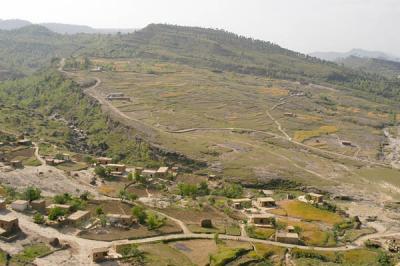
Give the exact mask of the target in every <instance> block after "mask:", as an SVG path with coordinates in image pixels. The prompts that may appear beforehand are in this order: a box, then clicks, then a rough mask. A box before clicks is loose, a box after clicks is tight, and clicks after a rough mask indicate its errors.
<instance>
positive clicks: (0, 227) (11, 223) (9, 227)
mask: <svg viewBox="0 0 400 266" xmlns="http://www.w3.org/2000/svg"><path fill="white" fill-rule="evenodd" d="M19 230H20V229H19V225H18V218H16V217H12V216H2V217H0V235H1V236H8V235H11V234H13V233H16V232H18V231H19Z"/></svg>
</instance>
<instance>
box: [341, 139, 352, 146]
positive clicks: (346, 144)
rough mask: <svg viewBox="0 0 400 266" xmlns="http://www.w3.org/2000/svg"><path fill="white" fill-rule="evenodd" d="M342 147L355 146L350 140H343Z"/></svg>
mask: <svg viewBox="0 0 400 266" xmlns="http://www.w3.org/2000/svg"><path fill="white" fill-rule="evenodd" d="M342 145H343V146H350V147H351V146H353V144H352V143H351V141H349V140H342Z"/></svg>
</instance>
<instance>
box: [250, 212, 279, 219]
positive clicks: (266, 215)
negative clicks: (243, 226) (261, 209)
mask: <svg viewBox="0 0 400 266" xmlns="http://www.w3.org/2000/svg"><path fill="white" fill-rule="evenodd" d="M272 217H275V215H273V214H271V213H268V212H266V213H254V214H250V218H272Z"/></svg>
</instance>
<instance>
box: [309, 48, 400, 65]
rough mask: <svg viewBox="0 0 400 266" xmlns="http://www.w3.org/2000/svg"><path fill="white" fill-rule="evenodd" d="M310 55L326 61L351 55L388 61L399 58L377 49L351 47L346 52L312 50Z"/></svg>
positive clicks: (398, 59)
mask: <svg viewBox="0 0 400 266" xmlns="http://www.w3.org/2000/svg"><path fill="white" fill-rule="evenodd" d="M310 56H314V57H317V58H320V59H323V60H327V61H332V62H335V61H338V60H341V59H346V58H348V57H351V56H356V57H361V58H376V59H383V60H389V61H400V58H398V57H397V56H394V55H389V54H386V53H383V52H379V51H367V50H363V49H352V50H350V51H348V52H343V53H341V52H314V53H310Z"/></svg>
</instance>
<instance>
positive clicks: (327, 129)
mask: <svg viewBox="0 0 400 266" xmlns="http://www.w3.org/2000/svg"><path fill="white" fill-rule="evenodd" d="M337 131H338V128H337V127H336V126H322V127H320V128H318V129H315V130H304V131H296V132H294V137H293V139H294V140H295V141H298V142H303V141H305V140H307V139H311V138H315V137H319V136H321V135H324V134H331V133H335V132H337Z"/></svg>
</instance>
